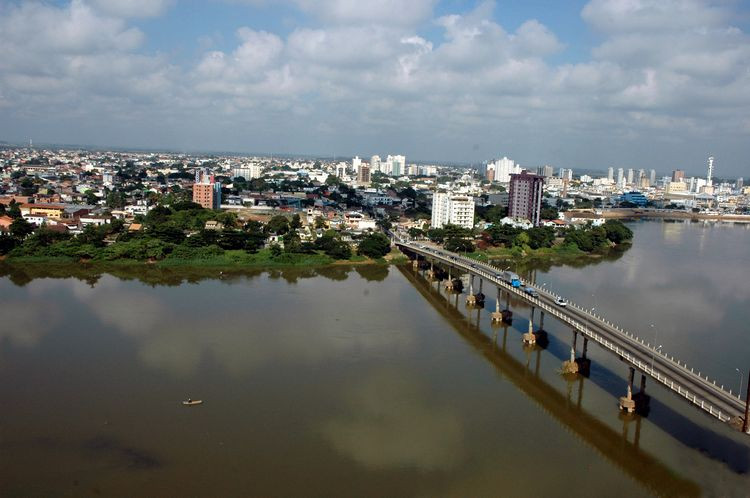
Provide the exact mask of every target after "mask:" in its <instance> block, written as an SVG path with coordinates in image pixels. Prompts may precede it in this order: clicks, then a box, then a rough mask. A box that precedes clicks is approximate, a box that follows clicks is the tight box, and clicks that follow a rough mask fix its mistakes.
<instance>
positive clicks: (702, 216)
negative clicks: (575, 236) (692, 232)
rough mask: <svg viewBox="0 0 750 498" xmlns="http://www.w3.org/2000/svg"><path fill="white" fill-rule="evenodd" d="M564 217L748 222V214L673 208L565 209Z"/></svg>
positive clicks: (749, 221)
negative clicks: (714, 212)
mask: <svg viewBox="0 0 750 498" xmlns="http://www.w3.org/2000/svg"><path fill="white" fill-rule="evenodd" d="M563 214H565V216H566V218H568V219H570V218H572V217H574V218H606V219H631V218H635V219H637V218H659V219H666V220H671V219H674V220H693V221H718V222H726V223H750V215H744V214H710V213H693V212H688V211H682V210H674V209H650V208H616V209H596V210H594V209H571V210H569V211H565V212H564V213H563Z"/></svg>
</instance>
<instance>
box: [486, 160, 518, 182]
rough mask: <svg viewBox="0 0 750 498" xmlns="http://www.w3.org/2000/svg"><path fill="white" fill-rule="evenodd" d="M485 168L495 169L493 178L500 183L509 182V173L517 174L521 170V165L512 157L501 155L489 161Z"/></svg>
mask: <svg viewBox="0 0 750 498" xmlns="http://www.w3.org/2000/svg"><path fill="white" fill-rule="evenodd" d="M487 168H488V169H489V168H492V169H494V171H495V174H494V178H493V179H494V180H495V181H496V182H500V183H510V175H514V174H518V173H520V172H521V165H520V164H516V162H515V161H514V160H513V159H509V158H507V157H503V158H502V159H498V160H497V161H495V162H494V163H489V164H488V165H487Z"/></svg>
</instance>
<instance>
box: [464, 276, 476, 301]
mask: <svg viewBox="0 0 750 498" xmlns="http://www.w3.org/2000/svg"><path fill="white" fill-rule="evenodd" d="M476 304H477V297H476V296H475V295H474V275H470V276H469V294H468V295H467V296H466V306H471V307H473V306H476Z"/></svg>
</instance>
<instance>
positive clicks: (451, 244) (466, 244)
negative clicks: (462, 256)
mask: <svg viewBox="0 0 750 498" xmlns="http://www.w3.org/2000/svg"><path fill="white" fill-rule="evenodd" d="M443 247H445V249H446V250H448V251H453V252H474V243H473V242H472V241H470V240H468V239H462V238H458V237H451V238H450V239H448V240H446V241H445V245H444V246H443Z"/></svg>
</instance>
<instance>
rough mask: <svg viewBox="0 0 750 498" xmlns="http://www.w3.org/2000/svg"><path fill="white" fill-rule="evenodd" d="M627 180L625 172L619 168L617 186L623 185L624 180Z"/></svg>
mask: <svg viewBox="0 0 750 498" xmlns="http://www.w3.org/2000/svg"><path fill="white" fill-rule="evenodd" d="M624 179H625V172H624V171H623V169H622V168H617V185H622V182H623V180H624Z"/></svg>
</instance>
